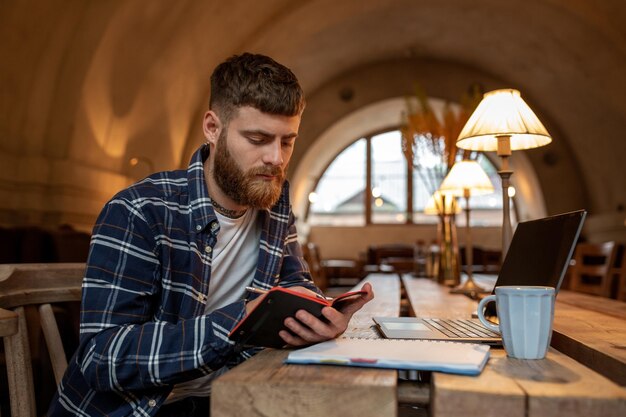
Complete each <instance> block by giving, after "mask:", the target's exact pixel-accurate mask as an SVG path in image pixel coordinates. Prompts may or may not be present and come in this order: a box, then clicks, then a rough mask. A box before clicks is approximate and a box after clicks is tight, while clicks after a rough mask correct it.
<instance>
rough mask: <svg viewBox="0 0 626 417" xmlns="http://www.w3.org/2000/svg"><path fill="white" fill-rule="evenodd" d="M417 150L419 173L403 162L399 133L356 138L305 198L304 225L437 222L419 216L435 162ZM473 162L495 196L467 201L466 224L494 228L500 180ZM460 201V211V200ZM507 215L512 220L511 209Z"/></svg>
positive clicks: (460, 220) (460, 219)
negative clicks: (492, 189) (469, 209)
mask: <svg viewBox="0 0 626 417" xmlns="http://www.w3.org/2000/svg"><path fill="white" fill-rule="evenodd" d="M419 152H420V154H419V155H415V157H416V158H420V161H421V163H420V169H421V170H422V171H420V169H417V168H415V167H413V164H412V163H407V159H406V156H405V153H404V152H403V149H402V134H401V132H400V130H398V129H395V130H390V131H385V132H378V133H374V134H372V135H369V136H366V137H363V138H359V139H357V140H356V141H354V142H353V143H352V144H351V145H349V146H348V147H347V148H345V149H344V150H343V151H341V152H340V153H339V154H338V155H337V156H336V157H335V158H334V160H333V161H332V162H331V163H330V165H329V166H328V167H327V168H326V170H325V171H324V173H323V174H322V176H321V177H320V179H319V181H318V183H317V186H316V187H315V190H314V191H313V192H312V193H311V194H310V195H309V209H308V217H307V222H308V223H309V224H310V225H311V226H316V225H341V226H363V225H366V224H407V223H436V222H437V216H434V215H429V214H425V213H424V207H425V206H426V204H427V202H428V199H429V197H430V195H431V191H430V188H431V186H430V185H429V184H428V183H429V181H430V180H429V178H427V176H428V173H427V172H426V173H425V172H424V171H423V170H424V169H426V170H427V169H428V167H430V166H432V165H434V164H436V163H437V161H438V160H440V158H438V156H437V155H434V154H432V151H429V150H428V149H423V150H419ZM475 159H476V160H477V161H478V162H479V163H480V165H481V166H482V168H483V169H484V170H485V172H486V173H487V175H488V176H489V178H490V179H491V182H492V183H493V185H494V189H495V192H494V193H493V194H488V195H482V196H475V197H472V198H471V200H470V205H471V209H472V215H471V223H472V225H474V226H499V225H501V224H502V189H501V187H500V178H499V176H498V174H497V170H496V168H495V167H494V165H493V164H492V163H491V161H490V160H489V158H487V157H486V156H485V155H484V154H481V153H479V154H476V155H475ZM459 203H460V205H461V207H465V202H464V201H463V199H460V201H459ZM511 214H512V217H513V219H515V210H514V208H513V209H512V213H511ZM457 224H458V225H459V226H462V225H464V224H465V217H464V216H457Z"/></svg>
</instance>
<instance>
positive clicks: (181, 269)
mask: <svg viewBox="0 0 626 417" xmlns="http://www.w3.org/2000/svg"><path fill="white" fill-rule="evenodd" d="M208 152H209V149H208V146H207V145H203V146H202V147H201V148H200V149H199V150H198V151H196V153H195V154H194V155H193V157H192V159H191V162H190V165H189V168H188V169H187V171H184V170H179V171H170V172H161V173H157V174H154V175H152V176H150V177H148V178H146V179H144V180H142V181H141V182H139V183H137V184H135V185H133V186H131V187H129V188H128V189H126V190H124V191H122V192H120V193H118V194H117V195H116V196H114V197H113V198H112V199H111V201H109V202H108V203H107V204H106V206H105V207H104V209H103V210H102V213H101V214H100V216H99V218H98V220H97V222H96V225H95V227H94V230H93V235H92V238H91V245H90V253H89V258H88V261H87V269H86V271H85V278H84V280H83V294H82V305H81V323H80V345H79V347H78V349H77V351H76V353H75V354H74V356H73V357H72V359H71V361H70V363H69V365H68V369H67V371H66V373H65V376H64V377H63V380H62V381H61V383H60V385H59V389H58V392H57V394H56V396H55V398H54V400H53V401H52V404H51V406H50V410H49V415H50V416H70V415H71V416H105V415H106V416H111V417H113V416H152V415H154V414H156V412H157V411H158V409H159V407H160V406H161V405H162V404H163V402H164V401H165V399H166V397H167V396H168V394H169V393H170V391H171V389H172V386H173V385H174V384H177V383H180V382H184V381H187V380H190V379H194V378H197V377H200V376H203V375H206V374H207V373H210V372H212V371H213V370H216V369H218V368H221V367H222V366H229V367H231V366H234V365H236V364H237V363H240V362H242V361H244V360H245V359H247V358H249V357H251V356H252V355H253V354H254V353H257V352H258V351H259V350H260V349H258V348H253V349H248V350H244V349H242V348H241V347H239V346H235V345H234V344H233V343H232V342H231V341H230V340H229V339H228V334H229V333H230V331H231V330H232V329H233V328H234V327H235V325H236V323H237V322H238V321H239V320H240V319H241V318H243V316H244V315H245V300H243V299H242V300H239V301H237V302H235V303H233V304H230V305H227V306H226V307H224V308H220V309H218V310H215V311H213V312H211V313H209V314H205V312H204V310H205V304H206V302H207V294H208V290H209V281H210V279H211V251H212V248H213V246H214V245H215V242H216V239H217V236H218V233H219V230H220V226H219V223H218V220H217V218H216V217H215V213H214V211H213V208H212V206H211V202H210V199H209V196H208V194H207V188H206V182H205V179H204V166H203V162H204V160H205V159H206V158H207V157H208ZM259 216H261V219H260V221H262V225H263V226H262V232H261V240H260V246H259V258H258V264H257V268H256V272H255V276H254V279H253V282H252V283H251V285H254V286H256V287H258V288H265V289H269V288H271V287H273V286H276V285H280V286H284V287H290V286H294V285H303V286H305V287H307V288H310V289H313V290H316V291H319V290H317V289H316V288H315V286H314V285H313V283H312V281H311V277H310V274H309V272H308V267H307V265H306V263H305V262H304V260H303V258H302V252H301V248H300V246H299V244H298V242H297V240H296V229H295V225H294V216H293V213H292V212H291V207H290V204H289V189H288V184H287V183H286V182H285V186H284V188H283V192H282V195H281V197H280V199H279V201H278V202H277V203H276V205H275V206H274V207H272V209H271V210H266V211H260V212H259ZM248 297H250V298H253V297H255V295H252V294H250V295H248Z"/></svg>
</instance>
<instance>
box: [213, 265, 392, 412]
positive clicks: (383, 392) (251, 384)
mask: <svg viewBox="0 0 626 417" xmlns="http://www.w3.org/2000/svg"><path fill="white" fill-rule="evenodd" d="M365 281H367V282H370V283H371V284H372V286H373V287H374V293H375V298H374V300H372V301H371V302H370V303H368V304H367V305H366V306H365V307H364V308H363V309H361V310H360V311H359V312H358V313H356V314H355V315H354V316H353V319H352V321H351V322H350V327H349V328H348V329H347V331H346V333H345V334H344V336H343V337H377V334H376V333H375V331H374V329H373V328H372V324H373V323H372V320H371V317H372V316H374V315H377V316H397V315H398V314H399V312H400V280H399V278H398V277H397V276H396V275H387V274H373V275H370V276H368V277H367V278H366V280H365ZM360 286H361V285H358V287H359V288H360ZM288 353H289V351H288V350H274V349H267V350H265V351H263V352H261V353H259V354H258V355H256V356H255V357H253V358H252V359H250V360H248V361H246V362H244V363H242V364H241V365H239V366H237V367H236V368H234V369H233V370H231V371H229V372H227V373H226V374H224V375H222V376H221V377H219V378H218V379H217V380H216V381H215V382H214V383H213V388H212V394H211V416H213V417H220V416H229V417H230V416H272V417H283V416H284V417H293V416H325V417H330V416H341V417H349V416H361V417H363V416H395V415H396V409H397V399H396V395H397V381H398V377H397V372H396V371H394V370H388V369H367V368H348V367H340V366H317V365H313V366H310V365H284V364H283V363H282V362H283V360H284V359H285V357H286V356H287V354H288Z"/></svg>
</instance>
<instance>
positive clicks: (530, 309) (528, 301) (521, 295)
mask: <svg viewBox="0 0 626 417" xmlns="http://www.w3.org/2000/svg"><path fill="white" fill-rule="evenodd" d="M490 301H495V302H496V310H497V312H498V320H499V322H500V325H499V326H498V325H495V324H493V323H491V322H490V321H488V320H487V319H486V318H485V315H484V314H485V313H484V308H485V305H486V304H487V303H488V302H490ZM478 318H479V319H480V321H481V323H482V324H483V325H484V326H485V327H487V328H488V329H491V330H493V331H495V332H498V333H500V334H501V335H502V344H503V345H504V349H505V350H506V353H507V355H508V356H510V357H512V358H518V359H543V358H545V356H546V352H547V351H548V347H549V346H550V339H551V338H552V322H553V321H554V288H552V287H536V286H515V285H511V286H501V287H496V294H495V295H490V296H488V297H485V298H483V299H482V300H481V301H480V303H479V304H478Z"/></svg>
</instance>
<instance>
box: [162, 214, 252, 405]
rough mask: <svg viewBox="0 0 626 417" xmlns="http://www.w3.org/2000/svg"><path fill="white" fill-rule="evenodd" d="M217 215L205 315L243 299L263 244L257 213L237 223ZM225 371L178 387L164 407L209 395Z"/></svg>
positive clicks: (235, 220)
mask: <svg viewBox="0 0 626 417" xmlns="http://www.w3.org/2000/svg"><path fill="white" fill-rule="evenodd" d="M215 214H216V216H217V220H218V221H219V223H220V231H219V234H218V235H217V242H216V243H215V246H214V247H213V251H212V252H211V253H212V255H213V256H212V260H211V281H210V282H209V296H208V299H207V304H206V309H205V314H206V313H210V312H211V311H213V310H216V309H218V308H221V307H224V306H226V305H228V304H231V303H234V302H235V301H237V300H241V299H242V298H244V295H245V291H246V290H245V287H246V286H247V285H250V283H251V282H252V280H253V278H254V273H255V271H256V265H257V260H258V257H259V241H260V240H261V225H260V223H259V221H258V210H254V209H248V210H247V211H246V213H245V214H244V215H243V216H241V217H239V218H238V219H231V218H229V217H226V216H222V215H221V214H219V213H217V212H215ZM226 370H227V369H226V368H220V369H218V370H216V371H214V372H212V373H210V374H209V375H206V376H203V377H200V378H197V379H193V380H191V381H187V382H183V383H181V384H176V385H175V386H174V389H173V390H172V393H171V394H170V395H169V397H167V400H166V401H165V403H166V404H167V403H171V402H174V401H178V400H182V399H183V398H185V397H190V396H207V395H210V394H211V382H212V381H213V379H215V378H217V377H218V376H219V375H221V374H223V373H224V372H226Z"/></svg>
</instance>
